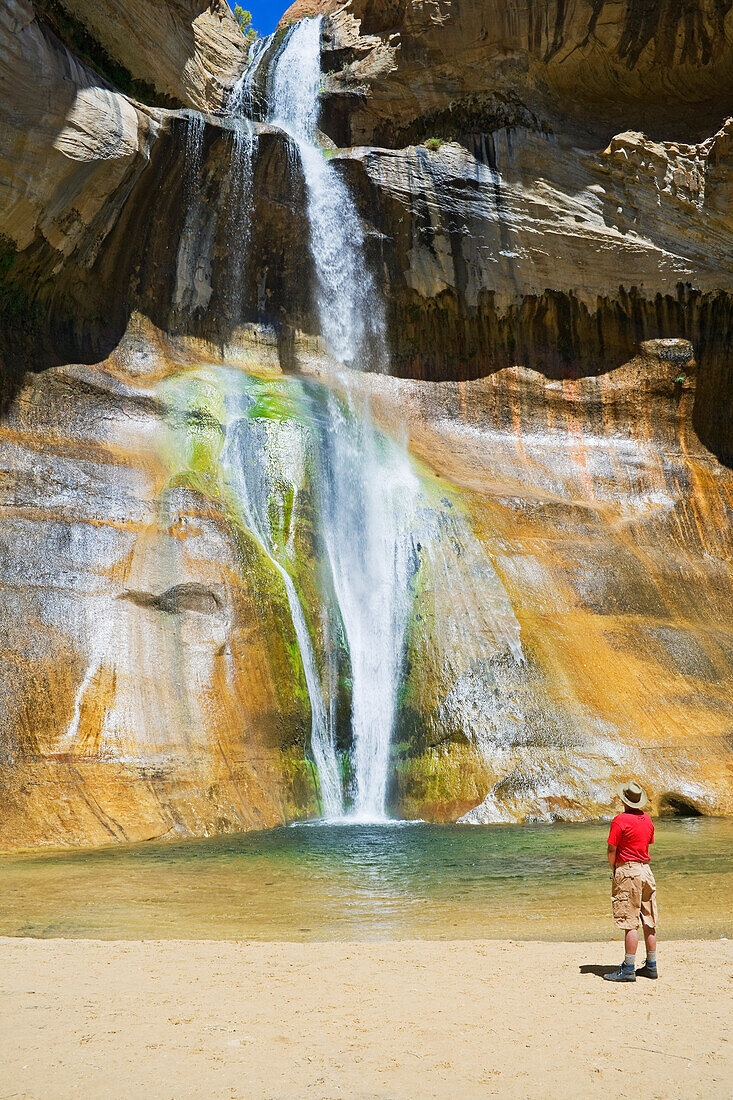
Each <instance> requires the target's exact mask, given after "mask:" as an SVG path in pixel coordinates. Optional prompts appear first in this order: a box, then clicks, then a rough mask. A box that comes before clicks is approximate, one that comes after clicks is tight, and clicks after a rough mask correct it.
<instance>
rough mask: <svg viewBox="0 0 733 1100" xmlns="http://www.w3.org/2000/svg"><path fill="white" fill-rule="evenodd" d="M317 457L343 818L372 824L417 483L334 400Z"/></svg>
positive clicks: (406, 600) (385, 763) (399, 657)
mask: <svg viewBox="0 0 733 1100" xmlns="http://www.w3.org/2000/svg"><path fill="white" fill-rule="evenodd" d="M320 458H321V468H320V476H319V482H320V493H321V501H320V508H319V517H320V525H321V529H322V533H323V541H324V544H325V549H326V552H327V555H328V560H329V563H330V566H331V572H332V576H333V584H334V590H335V593H336V598H337V600H338V605H339V609H340V612H341V618H342V622H343V626H344V632H345V635H346V642H347V645H348V650H349V656H350V659H351V677H352V714H351V726H352V737H353V770H354V776H355V782H356V791H355V795H354V803H353V807H352V817H353V818H354V819H355V820H361V821H379V820H383V819H384V817H385V809H386V796H387V782H388V777H389V760H390V744H391V740H392V733H393V727H394V722H395V715H396V711H397V703H398V692H399V687H400V682H401V677H402V665H403V651H404V646H405V635H406V630H407V624H408V618H409V613H410V607H411V602H412V595H411V591H410V580H411V578H412V574H413V573H414V570H415V564H416V558H415V549H414V545H413V531H414V529H415V522H416V513H417V499H418V490H419V483H418V479H417V477H416V475H415V473H414V471H413V468H412V465H411V463H410V460H409V458H408V456H407V452H406V450H405V449H404V448H402V447H400V446H398V445H397V444H396V443H394V442H392V441H391V440H388V439H387V438H386V437H385V436H382V435H380V434H379V433H377V432H376V431H375V429H374V427H373V425H372V424H371V422H370V420H369V419H368V417H367V415H365V413H364V412H362V413H361V414H360V415H356V414H355V412H354V410H353V409H352V408H349V407H348V406H347V407H346V408H344V406H342V405H341V404H340V403H339V402H338V401H337V399H336V398H335V397H333V395H331V396H330V398H329V399H328V418H327V420H326V425H325V430H324V431H323V433H322V438H321V448H320Z"/></svg>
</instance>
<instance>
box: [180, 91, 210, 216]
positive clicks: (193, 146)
mask: <svg viewBox="0 0 733 1100" xmlns="http://www.w3.org/2000/svg"><path fill="white" fill-rule="evenodd" d="M205 129H206V119H205V118H204V116H203V115H201V114H199V113H198V111H191V112H190V113H189V115H188V117H187V119H186V151H185V169H184V171H185V173H186V199H187V202H188V205H189V207H190V206H191V204H192V203H193V202H194V201H195V199H196V197H197V196H198V190H199V183H200V178H201V163H202V159H203V150H204V130H205Z"/></svg>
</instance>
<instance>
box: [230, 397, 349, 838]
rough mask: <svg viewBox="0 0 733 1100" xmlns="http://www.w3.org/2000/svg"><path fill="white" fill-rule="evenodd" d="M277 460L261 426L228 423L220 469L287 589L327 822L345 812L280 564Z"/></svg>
mask: <svg viewBox="0 0 733 1100" xmlns="http://www.w3.org/2000/svg"><path fill="white" fill-rule="evenodd" d="M276 461H277V456H276V455H274V454H271V453H270V449H269V447H268V439H267V437H266V434H265V432H264V429H263V428H262V427H261V425H257V423H256V422H251V421H249V420H248V419H247V417H243V418H241V419H237V420H235V421H234V422H233V423H232V424H230V425H229V428H228V430H227V437H226V443H225V450H224V456H223V463H224V469H225V472H226V476H227V480H228V481H229V483H230V485H231V487H232V489H233V490H234V492H235V495H236V497H237V501H238V504H239V506H240V508H241V509H242V513H243V518H244V520H245V522H246V524H247V527H248V528H249V530H250V532H251V534H252V535H254V537H255V538H256V539H257V541H258V542H259V544H260V546H261V547H262V549H263V550H264V552H265V554H266V555H267V557H268V558H269V560H270V561H271V562H272V564H273V566H274V567H275V569H276V570H277V572H278V573H279V574H280V576H281V577H282V581H283V585H284V586H285V593H286V595H287V598H288V604H289V605H290V613H291V616H292V620H293V627H294V629H295V634H296V637H297V639H298V646H299V649H300V656H301V660H302V662H303V672H304V674H305V681H306V686H307V688H308V697H309V699H310V705H311V751H312V752H313V758H314V760H315V764H316V767H317V769H318V777H319V781H320V786H321V800H322V803H323V812H324V815H325V817H326V818H336V817H340V816H341V815H342V814H343V797H342V792H341V780H340V775H339V766H338V760H337V757H336V745H335V733H334V726H333V724H332V722H331V721H330V717H331V716H330V714H329V711H328V709H327V707H326V703H325V700H324V697H323V689H322V687H321V682H320V680H319V677H318V669H317V666H316V659H315V655H314V653H313V645H312V643H311V639H310V634H309V632H308V626H307V623H306V619H305V614H304V612H303V606H302V604H301V602H300V598H299V596H298V593H297V591H296V588H295V585H294V583H293V579H292V577H291V576H290V573H289V572H288V570H287V568H286V566H285V565H284V564H283V559H284V558H285V553H284V550H285V547H284V546H283V545H282V538H281V537H279V536H278V533H277V531H276V529H275V524H274V522H273V511H274V510H273V502H275V501H276V499H277V497H278V494H277V488H276V477H275V475H274V472H273V470H272V468H271V465H270V463H276ZM279 512H280V516H282V514H283V509H282V508H281V509H279ZM285 560H287V559H285Z"/></svg>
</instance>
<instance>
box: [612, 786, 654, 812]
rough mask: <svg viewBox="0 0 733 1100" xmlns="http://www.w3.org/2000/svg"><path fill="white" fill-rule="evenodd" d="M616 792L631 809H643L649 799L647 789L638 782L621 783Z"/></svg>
mask: <svg viewBox="0 0 733 1100" xmlns="http://www.w3.org/2000/svg"><path fill="white" fill-rule="evenodd" d="M616 793H617V795H618V796H619V798H620V799H621V801H622V802H623V804H624V806H628V807H629V809H630V810H642V809H643V808H644V806H646V804H647V802H648V801H649V799H648V798H647V796H646V791H645V790H644V788H643V787H640V786H639V784H638V783H619V785H618V787H617V788H616Z"/></svg>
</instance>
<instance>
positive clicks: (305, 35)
mask: <svg viewBox="0 0 733 1100" xmlns="http://www.w3.org/2000/svg"><path fill="white" fill-rule="evenodd" d="M321 23H322V17H321V16H318V17H317V18H315V19H304V20H303V21H302V22H300V23H298V24H297V25H296V26H295V27H294V28H293V30H292V31H291V32H290V33H289V34H288V36H287V37H286V38H285V40H284V42H283V46H282V49H281V51H280V53H279V54H278V56H277V57H276V59H275V63H274V66H273V69H272V72H271V74H270V79H269V82H268V105H269V121H270V123H271V124H272V125H273V126H277V127H279V128H280V129H281V130H284V131H285V133H286V134H288V136H289V137H290V138H291V139H292V141H293V142H294V143H295V145H296V147H297V149H298V153H299V155H300V162H301V165H302V169H303V177H304V180H305V186H306V192H307V196H308V221H309V223H310V250H311V255H312V257H313V263H314V267H315V272H316V283H317V285H316V306H317V310H318V319H319V321H320V325H321V331H322V333H323V336H324V338H325V340H326V343H327V345H328V349H329V351H330V352H331V354H332V355H333V356H334V358H335V359H337V360H338V361H339V362H340V363H345V364H349V365H351V366H354V367H356V368H358V369H363V368H364V367H367V366H368V367H370V368H372V369H376V370H386V368H387V344H386V338H385V320H384V305H383V302H382V298H381V295H380V294H379V291H378V289H377V287H376V284H375V282H374V279H373V277H372V275H371V273H370V271H369V269H368V267H367V265H366V263H365V259H364V231H363V229H362V225H361V221H360V219H359V215H358V213H357V211H356V207H355V206H354V201H353V199H352V197H351V194H350V193H349V189H348V187H347V185H346V183H345V181H344V180H343V179H342V177H341V175H340V173H339V172H338V171H337V169H336V166H335V165H334V164H333V163H332V162H331V161H330V160H328V159H327V154H326V152H325V150H323V149H322V148H321V147H320V146H319V145H318V143H317V136H316V135H317V126H318V114H319V108H320V104H319V93H320V87H321Z"/></svg>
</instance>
